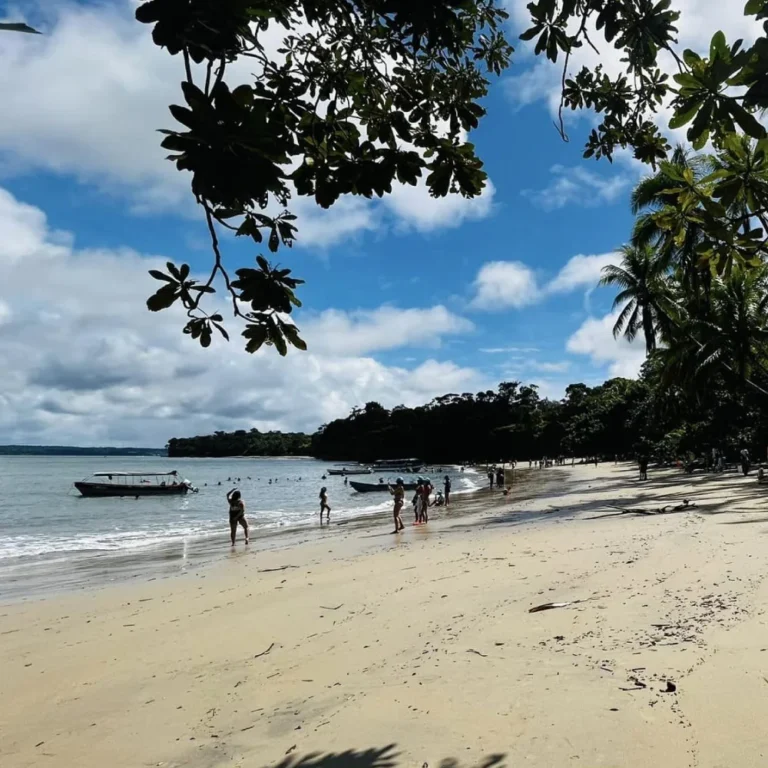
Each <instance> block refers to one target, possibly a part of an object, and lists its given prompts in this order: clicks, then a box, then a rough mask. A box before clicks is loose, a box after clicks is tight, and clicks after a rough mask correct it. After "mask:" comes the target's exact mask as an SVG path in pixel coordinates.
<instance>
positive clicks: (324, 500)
mask: <svg viewBox="0 0 768 768" xmlns="http://www.w3.org/2000/svg"><path fill="white" fill-rule="evenodd" d="M323 512H325V522H326V523H328V525H330V524H331V508H330V507H329V506H328V491H327V489H326V487H325V486H323V487H322V488H321V489H320V525H322V524H323Z"/></svg>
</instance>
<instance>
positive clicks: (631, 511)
mask: <svg viewBox="0 0 768 768" xmlns="http://www.w3.org/2000/svg"><path fill="white" fill-rule="evenodd" d="M606 506H607V507H609V508H610V509H618V510H619V511H618V512H610V513H608V514H607V515H595V516H593V517H587V518H585V519H586V520H601V519H602V518H604V517H618V516H619V515H644V516H646V517H650V516H652V515H668V514H670V513H671V512H684V511H685V510H687V509H695V508H696V502H695V501H694V502H690V501H688V499H683V500H682V502H681V503H679V504H665V505H664V506H662V507H656V508H655V509H644V508H643V507H617V506H615V505H614V504H606Z"/></svg>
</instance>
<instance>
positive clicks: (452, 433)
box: [168, 351, 768, 463]
mask: <svg viewBox="0 0 768 768" xmlns="http://www.w3.org/2000/svg"><path fill="white" fill-rule="evenodd" d="M766 383H768V382H766ZM760 397H761V396H760V393H757V392H753V391H750V390H749V389H748V388H747V389H745V390H744V391H742V392H737V391H735V389H734V388H733V387H729V386H728V383H727V382H726V381H725V380H724V379H723V377H722V376H718V375H712V377H711V378H710V379H709V380H708V382H707V387H706V389H705V390H704V391H702V392H701V393H699V394H698V395H697V396H695V397H691V396H690V395H689V394H688V393H686V390H685V388H684V387H683V386H681V385H679V384H675V383H674V382H670V381H668V373H667V369H666V367H665V361H664V353H663V352H661V351H658V352H654V353H652V354H651V356H650V357H649V360H648V362H647V363H646V364H645V366H644V368H643V371H642V374H641V376H640V377H639V378H638V379H637V380H630V379H621V378H616V379H610V380H609V381H606V382H605V383H604V384H601V385H600V386H597V387H588V386H586V385H584V384H572V385H570V386H569V387H568V388H567V390H566V393H565V397H564V398H563V399H562V400H548V399H544V398H541V397H539V395H538V392H537V389H536V387H535V386H527V385H523V384H520V383H518V382H505V383H502V384H500V385H499V387H498V389H497V390H496V391H495V392H494V391H487V392H479V393H477V394H472V393H464V394H447V395H443V396H442V397H438V398H436V399H435V400H433V401H432V402H431V403H428V404H426V405H423V406H419V407H416V408H406V407H405V406H398V407H396V408H393V409H392V410H387V409H386V408H383V407H382V406H381V405H380V404H379V403H375V402H371V403H368V404H367V405H366V406H365V407H364V408H355V409H353V411H352V413H351V414H350V415H349V416H348V417H347V418H344V419H337V420H335V421H332V422H331V423H329V424H326V425H325V426H323V427H321V429H320V430H319V431H318V432H317V433H316V434H314V435H313V436H311V437H310V436H308V435H303V434H294V433H290V434H281V433H279V432H269V433H266V434H262V433H260V432H258V431H257V430H251V431H250V432H246V431H245V430H239V431H237V432H231V433H225V432H217V433H216V434H214V435H207V436H202V437H193V438H186V439H175V438H174V439H173V440H171V441H170V442H169V444H168V453H169V455H170V456H259V455H262V456H278V455H283V456H292V455H294V456H295V455H305V456H306V455H312V456H316V457H318V458H323V459H327V460H338V461H346V460H357V461H364V462H365V461H372V460H374V459H385V458H397V457H401V456H406V455H407V456H418V457H419V458H421V459H424V460H425V461H428V462H431V463H441V462H443V463H449V462H469V461H486V460H488V461H498V460H501V459H505V460H510V459H517V460H519V461H524V460H529V459H536V458H540V457H542V456H550V457H555V456H560V455H563V456H577V457H581V456H593V455H598V456H602V457H603V458H609V459H613V458H614V457H615V456H616V455H618V456H621V457H623V458H634V457H635V456H637V455H639V454H645V455H648V456H651V457H652V458H654V459H656V460H657V461H673V460H676V459H678V458H683V459H685V458H693V457H698V456H701V455H702V454H703V453H704V452H705V451H707V450H709V449H710V448H717V449H718V450H721V451H723V452H725V454H726V455H727V456H730V457H732V458H735V457H736V455H737V453H738V451H739V449H740V448H741V447H744V446H747V447H749V448H750V450H751V452H752V455H753V457H754V458H756V459H757V458H760V457H763V456H764V455H765V450H766V448H765V447H766V445H768V417H766V415H765V409H764V408H763V407H762V402H761V399H760Z"/></svg>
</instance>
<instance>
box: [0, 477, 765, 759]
mask: <svg viewBox="0 0 768 768" xmlns="http://www.w3.org/2000/svg"><path fill="white" fill-rule="evenodd" d="M541 474H542V475H543V476H545V477H544V478H543V480H544V482H543V483H541V484H540V487H539V488H538V491H537V492H536V493H534V490H536V488H537V486H536V484H534V483H531V484H530V485H528V486H525V485H524V486H522V488H523V492H522V493H516V494H513V495H512V496H511V497H509V498H508V499H503V498H502V497H500V496H499V495H495V496H494V497H493V498H491V497H490V495H489V494H483V496H478V497H477V498H475V499H474V500H473V501H471V502H466V503H467V504H474V505H475V508H474V512H473V514H469V515H467V514H465V515H457V514H456V513H452V514H448V515H446V514H438V515H437V516H436V517H437V519H435V520H434V521H433V522H431V523H430V525H429V527H428V528H425V527H419V528H412V527H411V526H410V525H409V526H408V529H407V530H406V532H405V534H403V535H402V536H399V537H395V536H391V535H390V534H389V530H390V527H391V526H390V527H382V529H381V530H373V531H361V530H355V529H351V528H350V529H348V530H347V529H346V527H345V526H340V527H337V528H333V527H332V528H331V529H329V530H328V531H327V535H326V536H325V537H324V538H323V539H321V540H316V541H314V542H309V543H305V544H302V545H301V546H296V547H293V548H291V549H280V550H270V551H259V549H258V541H256V542H254V543H255V547H253V549H252V550H251V551H250V552H247V553H246V552H245V550H244V548H243V546H242V545H241V546H240V547H239V549H238V550H237V552H236V553H235V554H233V555H228V554H223V555H222V562H221V563H219V564H217V565H215V566H211V567H208V568H203V569H200V570H198V571H196V572H191V573H188V574H186V575H184V576H176V577H173V578H167V579H159V580H155V581H152V582H142V583H131V584H126V585H122V586H115V587H110V588H106V589H101V590H95V591H91V592H87V593H81V594H77V595H71V596H63V597H62V596H57V597H55V598H51V599H47V600H46V599H34V600H28V601H26V602H21V603H15V604H9V605H5V606H3V607H1V608H0V657H1V658H2V674H1V675H0V764H2V765H3V767H4V768H21V767H22V766H24V767H26V766H57V767H58V766H61V768H65V767H66V768H70V767H71V766H82V768H91V767H93V768H96V766H99V768H101V766H107V765H108V766H112V767H114V768H117V767H119V766H126V767H127V766H167V767H170V766H193V767H199V768H203V766H205V767H216V766H277V765H278V764H281V763H283V764H284V765H287V764H293V763H298V762H301V764H302V766H326V767H327V768H341V766H358V767H359V768H369V767H370V768H373V766H378V767H379V768H384V766H401V765H402V766H422V765H424V764H428V765H430V766H435V765H438V764H441V765H444V766H467V767H469V766H480V765H483V766H490V765H493V764H499V765H507V766H509V767H510V768H512V767H513V766H522V765H526V766H540V767H542V768H543V767H544V766H547V767H552V768H555V767H558V768H559V767H560V766H566V765H575V766H585V767H586V766H589V767H590V768H594V767H595V766H616V767H618V766H647V765H652V764H656V765H663V766H668V767H669V768H678V767H680V768H682V767H683V766H685V767H691V768H693V767H694V766H695V767H696V768H716V767H718V768H725V767H726V766H727V767H728V768H738V767H740V766H756V765H762V764H764V763H765V759H766V758H765V754H766V753H768V735H766V732H765V730H764V728H763V727H762V726H763V723H764V721H765V718H766V716H768V631H766V630H767V628H766V617H765V610H766V606H768V581H766V574H767V573H768V567H767V566H768V553H767V552H766V541H768V540H767V539H765V537H764V536H763V535H762V534H764V533H765V532H766V531H768V514H766V513H765V511H764V509H765V503H764V501H763V498H764V494H765V493H766V492H768V491H767V490H764V487H763V486H758V484H757V482H756V479H755V475H754V473H753V475H752V476H751V477H748V478H742V477H739V476H737V475H736V474H735V473H728V474H724V475H718V476H711V475H710V476H704V475H694V476H690V477H689V476H685V475H683V474H681V473H680V472H679V471H677V470H656V471H652V472H651V474H650V481H649V482H647V483H642V484H641V483H639V482H637V479H636V478H637V472H636V469H635V467H632V466H629V465H619V466H614V465H601V466H598V467H578V466H577V467H575V468H570V467H562V468H552V469H549V470H546V471H543V472H541ZM526 489H527V490H526ZM683 498H688V499H690V500H691V501H692V502H695V504H696V508H695V509H689V510H684V511H681V512H672V513H670V514H662V515H658V516H646V515H640V514H621V513H620V512H619V510H617V509H615V508H614V506H618V507H625V508H626V507H632V508H642V509H646V510H653V509H657V508H660V507H663V506H665V505H674V504H677V503H679V502H680V501H681V500H682V499H683ZM467 511H471V510H465V512H467ZM535 513H542V514H538V515H537V514H535ZM549 602H557V603H568V604H567V605H564V606H562V607H558V608H555V609H551V610H545V611H540V612H536V613H530V612H529V609H530V608H532V607H534V606H537V605H540V604H543V603H549ZM444 761H449V762H444Z"/></svg>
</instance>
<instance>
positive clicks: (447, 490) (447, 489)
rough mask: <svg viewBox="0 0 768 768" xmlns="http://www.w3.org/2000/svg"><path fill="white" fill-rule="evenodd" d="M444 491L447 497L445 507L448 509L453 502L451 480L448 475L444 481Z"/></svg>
mask: <svg viewBox="0 0 768 768" xmlns="http://www.w3.org/2000/svg"><path fill="white" fill-rule="evenodd" d="M443 489H444V494H443V495H444V496H445V506H446V507H447V506H448V505H449V504H450V502H451V478H450V477H448V475H446V476H445V478H444V479H443Z"/></svg>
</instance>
